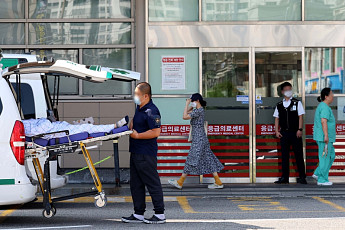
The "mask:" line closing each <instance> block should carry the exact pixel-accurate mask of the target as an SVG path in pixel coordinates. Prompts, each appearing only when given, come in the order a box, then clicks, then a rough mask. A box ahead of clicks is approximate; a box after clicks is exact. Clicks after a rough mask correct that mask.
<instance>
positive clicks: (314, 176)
mask: <svg viewBox="0 0 345 230" xmlns="http://www.w3.org/2000/svg"><path fill="white" fill-rule="evenodd" d="M311 177H312V178H314V179H315V180H317V179H318V178H319V177H318V176H316V175H315V174H313V175H312V176H311Z"/></svg>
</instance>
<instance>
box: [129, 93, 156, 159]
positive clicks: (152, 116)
mask: <svg viewBox="0 0 345 230" xmlns="http://www.w3.org/2000/svg"><path fill="white" fill-rule="evenodd" d="M160 127H161V114H160V112H159V110H158V108H157V107H156V106H155V104H153V102H152V100H150V102H149V103H147V104H146V105H144V106H143V107H142V108H140V107H139V106H137V109H136V110H135V114H134V117H133V129H135V130H136V131H137V132H138V133H143V132H146V131H148V130H151V129H155V128H160ZM129 151H130V152H131V153H136V154H149V155H154V156H157V151H158V145H157V138H152V139H133V138H130V139H129Z"/></svg>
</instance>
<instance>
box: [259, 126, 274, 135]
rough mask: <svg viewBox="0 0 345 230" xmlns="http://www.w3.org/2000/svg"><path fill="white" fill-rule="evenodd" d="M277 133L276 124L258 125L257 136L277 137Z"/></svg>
mask: <svg viewBox="0 0 345 230" xmlns="http://www.w3.org/2000/svg"><path fill="white" fill-rule="evenodd" d="M275 133H276V129H275V126H274V124H268V125H256V135H275Z"/></svg>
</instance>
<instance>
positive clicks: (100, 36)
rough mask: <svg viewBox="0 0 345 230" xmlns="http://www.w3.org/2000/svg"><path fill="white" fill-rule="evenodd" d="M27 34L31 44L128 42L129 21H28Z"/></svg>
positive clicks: (129, 34)
mask: <svg viewBox="0 0 345 230" xmlns="http://www.w3.org/2000/svg"><path fill="white" fill-rule="evenodd" d="M0 26H1V25H0ZM29 35H30V36H29V44H32V45H37V44H40V45H58V44H82V45H101V44H103V45H105V44H111V45H117V44H130V43H131V23H30V24H29ZM0 37H1V35H0Z"/></svg>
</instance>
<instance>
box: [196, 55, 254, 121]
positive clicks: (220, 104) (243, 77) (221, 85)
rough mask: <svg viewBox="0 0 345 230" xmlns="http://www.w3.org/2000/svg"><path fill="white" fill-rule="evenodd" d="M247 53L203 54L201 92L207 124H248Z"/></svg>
mask: <svg viewBox="0 0 345 230" xmlns="http://www.w3.org/2000/svg"><path fill="white" fill-rule="evenodd" d="M248 60H249V54H248V53H233V52H205V53H203V54H202V85H203V87H202V91H203V92H202V95H203V96H204V97H205V98H206V100H207V107H206V119H207V120H208V121H209V123H210V124H229V117H236V118H237V119H235V120H232V121H231V122H230V123H231V124H248V122H249V120H248V119H249V111H248V108H249V107H248V100H245V102H242V101H240V100H238V99H237V96H240V95H243V96H244V97H245V96H248V95H249V64H248V63H249V62H248Z"/></svg>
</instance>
